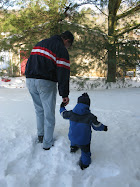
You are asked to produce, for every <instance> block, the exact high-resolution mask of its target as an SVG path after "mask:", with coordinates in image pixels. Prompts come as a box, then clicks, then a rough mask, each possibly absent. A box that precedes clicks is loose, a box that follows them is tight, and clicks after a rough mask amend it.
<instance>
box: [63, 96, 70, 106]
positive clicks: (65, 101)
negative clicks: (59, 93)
mask: <svg viewBox="0 0 140 187" xmlns="http://www.w3.org/2000/svg"><path fill="white" fill-rule="evenodd" d="M62 102H63V103H64V104H65V106H66V105H67V104H68V103H69V98H68V97H65V98H63V101H62Z"/></svg>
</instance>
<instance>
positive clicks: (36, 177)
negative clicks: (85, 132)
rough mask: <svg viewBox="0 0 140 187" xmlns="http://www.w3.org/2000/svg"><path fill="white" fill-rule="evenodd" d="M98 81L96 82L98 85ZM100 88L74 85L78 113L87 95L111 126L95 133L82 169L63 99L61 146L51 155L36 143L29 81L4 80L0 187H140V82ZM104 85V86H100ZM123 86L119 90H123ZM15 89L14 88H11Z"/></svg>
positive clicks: (58, 123)
mask: <svg viewBox="0 0 140 187" xmlns="http://www.w3.org/2000/svg"><path fill="white" fill-rule="evenodd" d="M92 82H93V81H92ZM94 82H95V83H96V84H95V85H96V86H93V87H90V89H89V90H88V88H89V87H88V86H89V85H90V84H91V83H90V84H88V86H87V87H86V86H85V88H84V89H83V90H80V89H79V90H80V91H77V90H76V84H75V83H72V84H71V92H70V96H69V97H70V103H69V105H68V106H67V107H66V108H67V109H68V110H69V109H72V108H73V107H74V106H75V104H76V102H77V98H78V97H79V96H80V95H81V94H82V93H83V92H85V91H87V92H88V94H89V96H90V98H91V107H90V108H91V111H92V113H94V114H95V115H97V117H98V120H99V121H101V122H102V123H103V124H105V125H107V126H108V131H107V132H98V131H94V130H93V133H92V141H91V152H92V163H91V165H90V166H89V168H87V169H85V170H83V171H82V170H81V169H80V168H79V166H78V165H77V162H78V160H79V157H80V150H79V151H78V152H77V153H75V154H71V153H70V152H69V146H70V143H69V140H68V136H67V134H68V129H69V121H67V120H64V119H63V118H62V117H61V116H60V114H59V105H60V103H61V100H62V99H61V97H60V96H59V95H57V104H56V126H55V132H54V138H55V143H54V146H53V147H52V148H51V149H50V150H49V151H44V150H43V149H42V144H37V143H36V119H35V112H34V106H33V103H32V99H31V97H30V95H29V93H28V90H27V88H26V86H25V78H24V77H17V78H11V81H10V82H2V81H0V187H88V186H91V187H118V186H119V187H139V186H140V159H139V156H140V135H139V132H140V110H139V108H140V81H139V79H137V80H136V78H134V79H131V80H128V83H125V85H124V84H121V83H120V84H118V83H116V84H113V85H109V86H107V85H105V84H104V81H103V80H101V79H99V80H98V81H97V79H95V80H94ZM97 83H98V86H97ZM118 85H119V86H118ZM10 88H12V89H10Z"/></svg>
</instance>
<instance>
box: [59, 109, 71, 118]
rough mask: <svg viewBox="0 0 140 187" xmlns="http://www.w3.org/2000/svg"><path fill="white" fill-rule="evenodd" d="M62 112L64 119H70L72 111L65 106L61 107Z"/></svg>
mask: <svg viewBox="0 0 140 187" xmlns="http://www.w3.org/2000/svg"><path fill="white" fill-rule="evenodd" d="M60 114H61V116H62V117H63V118H64V119H69V118H70V115H71V111H67V110H66V109H65V107H60Z"/></svg>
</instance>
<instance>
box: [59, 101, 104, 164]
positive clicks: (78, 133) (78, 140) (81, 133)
mask: <svg viewBox="0 0 140 187" xmlns="http://www.w3.org/2000/svg"><path fill="white" fill-rule="evenodd" d="M60 113H61V115H62V116H63V118H64V119H69V120H70V127H69V134H68V136H69V140H70V141H71V146H77V147H79V148H80V149H81V158H80V161H81V162H82V164H84V165H87V166H88V165H89V164H90V163H91V152H90V141H91V133H92V131H91V126H92V128H93V129H94V130H96V131H104V128H105V125H103V124H102V123H100V122H98V121H97V117H96V116H94V115H93V114H92V113H91V112H90V110H89V105H87V104H83V103H78V104H77V105H76V106H75V108H74V109H73V110H71V111H67V110H66V109H65V107H60Z"/></svg>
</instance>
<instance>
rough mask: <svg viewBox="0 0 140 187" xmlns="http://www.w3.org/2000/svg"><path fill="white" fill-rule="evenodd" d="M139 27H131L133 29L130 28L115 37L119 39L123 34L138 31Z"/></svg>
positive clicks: (139, 25)
mask: <svg viewBox="0 0 140 187" xmlns="http://www.w3.org/2000/svg"><path fill="white" fill-rule="evenodd" d="M139 27H140V24H138V25H135V26H134V27H131V28H129V29H126V30H125V31H123V32H121V33H120V34H118V35H115V37H116V38H117V37H119V36H122V35H123V34H125V33H128V32H130V31H132V30H134V29H137V28H139Z"/></svg>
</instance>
